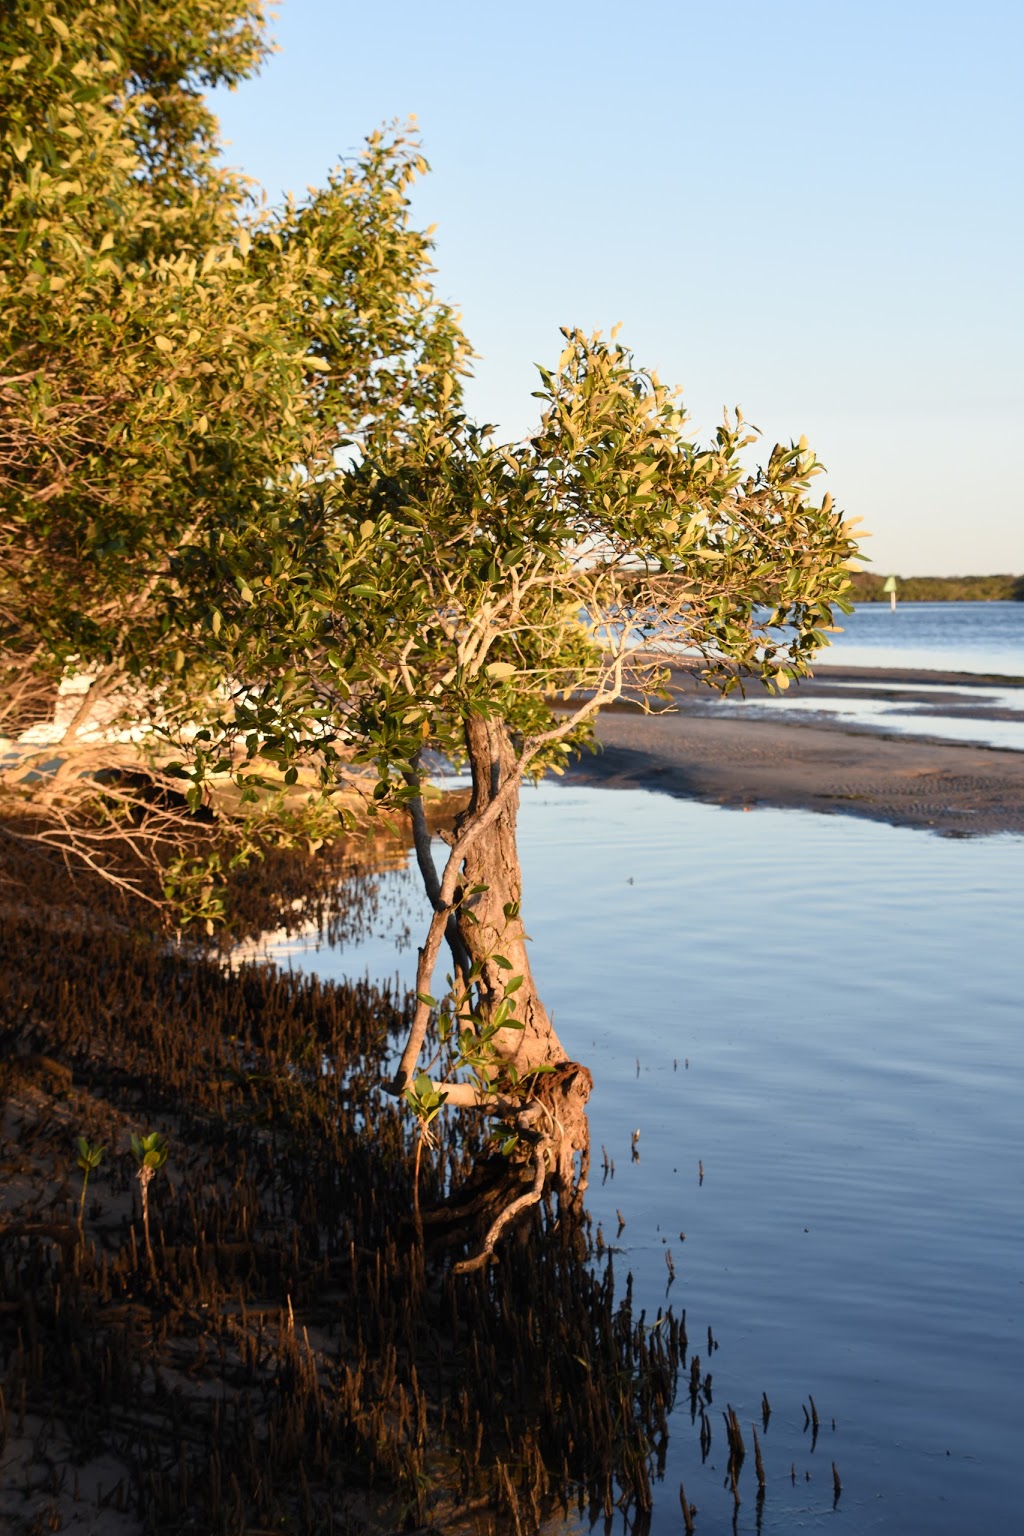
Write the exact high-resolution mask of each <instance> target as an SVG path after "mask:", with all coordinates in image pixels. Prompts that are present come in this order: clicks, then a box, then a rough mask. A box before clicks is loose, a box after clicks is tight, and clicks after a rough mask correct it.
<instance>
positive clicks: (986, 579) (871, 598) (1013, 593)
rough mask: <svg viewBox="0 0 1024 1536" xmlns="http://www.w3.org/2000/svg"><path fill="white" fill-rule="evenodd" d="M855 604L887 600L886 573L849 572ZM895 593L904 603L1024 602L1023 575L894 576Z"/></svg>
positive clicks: (851, 594) (885, 601)
mask: <svg viewBox="0 0 1024 1536" xmlns="http://www.w3.org/2000/svg"><path fill="white" fill-rule="evenodd" d="M851 575H852V577H853V591H852V593H850V594H848V595H849V596H851V597H852V598H853V600H854V602H855V603H887V602H888V601H889V594H888V592H884V591H883V590H882V589H883V587H884V586H885V582H886V579H887V576H884V575H879V574H878V573H877V572H875V571H852V572H851ZM896 582H897V586H896V596H897V598H898V599H899V601H900V602H904V603H954V602H960V603H965V602H966V603H1000V602H1001V603H1006V602H1016V603H1024V576H907V577H903V576H897V577H896Z"/></svg>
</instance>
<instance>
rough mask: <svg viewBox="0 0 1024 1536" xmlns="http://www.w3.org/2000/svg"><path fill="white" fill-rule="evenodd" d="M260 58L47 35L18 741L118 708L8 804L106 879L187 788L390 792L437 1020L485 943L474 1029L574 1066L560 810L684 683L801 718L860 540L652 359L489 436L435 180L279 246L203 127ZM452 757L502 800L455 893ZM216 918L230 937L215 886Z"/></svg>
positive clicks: (68, 20)
mask: <svg viewBox="0 0 1024 1536" xmlns="http://www.w3.org/2000/svg"><path fill="white" fill-rule="evenodd" d="M261 28H262V16H261V11H260V7H259V5H258V4H256V3H254V0H160V3H157V4H143V3H142V0H101V3H100V4H98V5H94V6H88V7H87V6H86V5H84V4H83V3H81V0H77V3H76V0H63V3H62V4H60V5H57V6H54V7H51V8H49V9H47V8H44V6H43V5H42V4H40V3H39V0H17V3H16V4H15V5H14V6H13V7H12V9H11V16H10V24H9V26H8V27H7V29H6V30H5V33H4V36H3V40H2V45H0V46H2V47H3V50H4V55H3V57H4V71H3V84H2V87H0V89H2V91H3V97H2V102H0V106H2V110H3V111H4V113H5V116H6V118H7V120H8V122H9V124H10V130H11V131H10V133H9V137H8V140H7V148H6V150H5V152H4V159H3V161H2V164H0V197H2V205H3V226H4V229H5V231H6V232H7V233H6V235H5V238H4V242H3V248H2V253H0V390H2V395H3V408H4V437H3V446H2V448H0V492H2V494H3V502H4V514H3V522H2V525H0V549H2V553H3V556H4V573H3V576H2V578H0V649H2V655H3V665H4V670H5V678H4V688H3V693H4V696H5V698H6V700H7V705H8V709H9V715H10V721H11V729H12V733H13V730H14V728H15V727H16V726H17V727H21V726H23V725H24V723H25V721H26V720H29V721H31V720H32V719H33V718H36V719H38V717H39V712H40V708H41V705H40V700H41V701H42V705H43V706H44V708H43V713H44V714H45V713H48V712H49V708H50V706H51V704H52V695H53V691H54V690H55V688H56V686H57V684H58V683H59V682H61V680H63V682H64V684H65V686H66V684H67V680H68V678H69V676H70V675H76V676H77V678H78V683H79V687H80V691H79V694H78V695H77V701H76V703H75V704H74V706H73V707H72V709H71V712H70V714H68V713H67V712H66V713H65V717H64V719H63V721H62V723H61V725H60V727H59V730H58V732H57V735H56V737H55V736H54V734H53V732H51V733H50V735H49V736H48V737H46V739H45V740H44V741H43V742H42V743H41V744H40V746H39V750H38V752H37V753H36V756H35V758H34V759H32V758H26V757H25V756H24V755H23V754H22V755H19V756H18V757H17V758H16V760H15V761H14V763H13V766H9V768H8V770H7V782H8V788H9V790H10V791H11V793H13V794H14V795H15V796H16V797H17V796H20V797H21V800H22V801H23V802H27V803H29V804H31V806H32V808H33V810H34V812H35V813H36V814H37V815H40V814H42V815H43V816H44V817H45V816H46V815H49V816H50V817H51V818H52V821H53V824H54V830H53V833H52V836H53V838H54V839H55V840H56V841H57V843H58V844H59V845H61V846H67V847H71V848H73V849H75V850H76V851H77V852H78V853H79V854H80V855H81V856H82V857H84V858H85V859H86V861H87V862H89V863H91V864H92V865H93V866H94V867H100V866H102V865H103V863H104V861H105V859H106V858H107V856H108V848H109V842H108V841H106V840H107V839H109V836H110V835H111V834H117V833H120V834H121V836H122V838H127V839H128V840H129V841H131V842H132V843H133V846H135V847H138V846H139V844H140V842H144V840H145V836H146V829H147V828H150V827H152V825H153V818H154V815H155V814H156V813H155V812H154V796H153V788H154V786H156V787H157V788H158V789H159V790H160V794H161V796H162V798H161V799H160V800H159V806H160V814H162V815H166V807H167V804H168V800H167V791H168V790H170V789H173V788H175V787H177V788H178V789H180V790H182V791H184V799H183V804H184V806H185V807H186V808H187V811H188V812H189V813H195V812H200V811H204V810H205V811H207V812H209V810H210V808H211V805H212V806H213V807H214V808H215V809H216V811H217V812H218V814H219V815H221V817H222V818H223V817H224V816H226V815H227V813H228V811H229V809H230V811H231V812H232V814H234V813H237V812H238V811H241V812H242V813H243V814H245V815H247V814H249V809H250V808H251V807H253V806H256V805H259V804H261V803H263V802H264V799H265V796H266V794H267V792H268V787H269V788H273V787H276V788H278V789H283V790H285V791H287V790H288V789H289V788H290V787H293V786H296V785H297V784H298V785H299V787H300V788H301V789H303V790H304V792H305V793H306V796H307V803H306V805H305V809H304V816H305V818H306V821H307V822H308V821H309V819H310V818H311V817H315V816H316V815H319V816H320V822H319V823H318V825H322V824H323V813H324V811H325V808H326V809H327V811H328V812H329V811H330V808H331V807H336V806H337V804H338V803H339V802H338V799H337V792H338V791H339V789H343V790H344V791H345V793H346V794H348V795H351V793H352V788H353V785H354V786H355V787H356V791H357V792H358V793H361V794H362V795H363V796H364V798H365V800H366V803H367V805H368V807H369V808H370V809H374V808H377V807H382V806H384V807H386V806H398V807H407V808H408V809H409V810H410V811H411V813H412V816H413V820H414V822H416V823H417V826H418V834H417V847H418V849H419V851H420V852H421V854H422V855H423V856H422V857H421V866H422V867H423V870H424V876H425V879H426V881H427V886H428V890H429V891H430V894H431V898H432V900H433V902H434V905H435V919H434V922H433V924H432V927H431V931H430V934H429V935H428V938H427V941H426V943H425V944H424V946H423V950H422V953H421V976H420V991H421V993H422V994H423V995H424V997H425V998H426V997H427V996H429V985H430V980H431V974H432V969H433V963H434V960H435V959H436V955H437V946H438V945H439V943H440V942H441V936H442V934H443V933H447V936H448V938H449V941H450V942H451V943H452V944H453V948H454V953H455V958H456V962H457V964H458V965H459V966H460V967H461V968H462V970H463V972H464V974H466V975H467V976H468V980H469V982H470V983H471V984H472V988H471V990H472V993H473V1000H472V1006H473V1007H474V1009H476V1010H477V1012H476V1013H475V1014H474V1017H480V1018H483V1019H485V1020H486V1019H488V1018H490V1019H491V1020H492V1021H493V1019H494V1017H495V1016H496V1015H497V1016H499V1017H500V1018H501V1019H502V1020H503V1021H506V1022H508V1026H509V1027H508V1031H507V1032H506V1033H507V1038H502V1039H500V1040H499V1041H498V1042H497V1045H498V1047H499V1048H500V1050H501V1052H502V1053H504V1054H507V1055H513V1054H518V1055H520V1056H521V1055H522V1053H523V1052H524V1051H525V1053H526V1056H525V1057H524V1058H523V1059H528V1058H529V1057H530V1055H531V1053H533V1056H534V1058H535V1059H543V1060H544V1061H551V1060H553V1059H556V1058H558V1057H560V1055H561V1047H560V1045H559V1043H558V1041H557V1038H556V1037H555V1035H554V1031H553V1030H552V1029H551V1026H550V1021H549V1020H548V1019H547V1016H546V1014H544V1012H543V1008H542V1006H541V1004H540V1002H539V999H537V998H536V995H535V993H534V992H533V989H532V985H531V982H530V978H529V966H528V961H527V959H526V953H525V949H524V947H523V935H522V929H521V923H520V922H519V917H518V913H519V895H520V892H519V873H518V855H517V851H516V844H515V831H516V827H515V821H516V806H517V799H518V788H519V784H520V781H521V779H522V777H523V775H524V774H525V773H539V772H542V771H544V770H545V769H546V768H550V767H558V766H559V765H560V763H561V762H562V761H563V760H564V758H565V755H566V754H567V753H568V752H571V751H572V750H574V749H575V748H578V747H579V746H580V745H582V744H583V743H584V742H585V741H586V738H587V735H588V733H589V730H590V727H591V724H592V721H593V717H594V715H595V714H596V712H597V710H598V709H599V707H600V706H601V705H602V704H603V703H606V702H609V701H611V700H614V699H616V698H620V697H622V696H623V695H626V694H628V695H630V696H632V697H635V698H637V699H639V700H641V701H646V700H648V699H649V698H650V697H652V695H654V694H655V693H657V692H658V691H659V690H660V689H661V688H662V687H663V684H664V681H665V675H666V672H665V661H666V659H667V658H670V657H671V656H673V655H675V654H678V651H679V649H680V648H681V647H682V648H686V649H687V650H690V651H696V652H698V653H699V654H700V655H701V656H702V657H703V660H704V663H705V667H706V672H707V675H708V677H709V679H711V680H713V681H716V682H717V683H718V684H719V685H720V686H721V687H723V688H725V689H728V688H731V687H733V686H735V684H736V682H737V680H738V677H739V676H740V675H742V674H747V675H753V676H755V677H758V678H760V679H761V680H763V681H764V682H765V683H766V684H767V685H768V686H770V687H784V686H786V685H787V684H788V682H789V679H790V678H791V677H792V676H794V675H799V674H800V673H801V672H803V671H805V670H806V669H807V666H808V664H809V661H810V658H811V657H812V656H813V654H814V653H815V651H816V649H817V648H818V647H819V646H820V645H821V644H822V643H823V640H824V637H825V631H826V630H827V628H828V626H829V624H830V623H831V619H832V612H833V607H834V606H835V605H837V604H838V605H839V606H843V605H844V603H845V601H846V597H845V594H846V593H847V590H848V588H849V576H848V572H847V567H848V562H849V560H850V558H851V556H853V555H854V554H855V552H856V545H855V542H854V538H853V534H852V530H851V527H850V525H849V524H847V523H845V522H844V521H843V519H842V517H841V516H840V514H839V513H838V511H837V510H836V509H835V507H834V506H833V504H832V500H831V497H829V496H825V497H824V498H823V499H822V500H820V501H816V500H814V499H813V498H812V496H811V494H810V492H811V482H812V480H813V477H814V476H815V475H817V474H818V473H819V471H820V468H821V466H820V465H819V464H818V462H817V460H816V459H815V456H814V454H813V452H812V451H811V450H810V448H809V447H808V445H807V443H806V441H805V440H804V439H802V438H801V439H800V440H799V441H798V442H792V443H790V444H788V445H776V446H775V447H774V448H772V449H771V450H770V452H768V453H767V454H765V455H763V456H761V463H760V465H758V464H756V462H751V454H752V451H753V450H754V447H755V436H754V435H753V434H752V433H750V432H749V431H748V430H747V429H746V427H745V425H744V422H743V418H742V416H741V415H740V414H739V412H737V413H736V414H735V416H734V417H728V418H727V419H726V420H725V421H724V422H723V423H722V425H721V427H719V429H718V431H717V432H716V433H715V435H714V437H713V439H712V440H711V442H710V443H707V444H704V445H701V444H699V443H697V442H695V441H694V440H693V438H692V437H691V435H690V433H689V431H688V423H687V418H686V415H685V412H684V411H683V409H682V406H681V404H680V401H679V399H678V397H677V394H676V392H675V391H673V390H670V389H668V388H666V387H665V386H664V385H663V384H662V383H661V382H660V380H659V379H658V378H657V376H656V375H655V374H654V373H653V372H651V371H649V370H647V369H644V368H642V367H641V366H639V365H638V364H637V363H636V362H635V360H634V359H633V357H632V355H631V354H630V352H629V351H628V350H627V349H626V348H625V347H623V346H622V345H620V344H619V343H618V341H617V340H615V339H614V337H613V338H612V339H611V340H606V339H604V338H602V337H601V336H600V335H587V334H586V333H584V332H582V331H579V330H566V331H565V332H564V333H563V343H564V344H563V347H562V350H561V354H560V356H559V358H558V360H557V362H556V363H555V365H554V366H553V367H552V368H550V369H542V370H541V374H540V388H539V390H538V392H537V398H538V400H539V403H540V412H539V423H538V426H537V429H536V431H535V432H534V433H533V434H532V435H531V436H530V437H528V438H527V439H526V440H524V441H522V442H519V443H515V444H501V443H498V442H496V441H495V440H494V438H493V437H492V436H491V435H490V434H489V432H488V431H487V430H486V429H481V428H478V427H477V426H475V425H474V424H473V423H472V422H470V421H469V420H468V419H467V418H466V416H465V414H464V413H463V411H462V406H461V396H460V377H461V375H462V373H463V372H464V370H465V367H466V359H467V356H468V349H467V345H466V342H465V340H464V338H463V337H462V334H461V332H460V330H459V328H458V325H457V322H456V320H455V317H454V316H453V315H452V314H451V313H450V311H449V310H448V309H447V308H445V306H443V305H440V304H438V303H437V302H436V301H435V299H434V297H433V294H432V290H431V287H430V281H429V273H430V267H429V244H428V241H427V240H426V238H425V237H424V236H423V235H421V234H420V233H418V232H417V231H415V230H413V229H412V228H411V227H410V224H409V218H408V206H407V195H406V194H407V188H408V184H409V181H410V180H411V178H412V177H413V176H414V175H415V174H416V173H417V172H418V171H420V170H421V169H422V161H421V159H420V156H419V152H418V149H417V148H416V146H415V145H414V144H410V143H409V142H407V141H405V140H403V139H402V138H400V137H392V138H388V137H382V136H381V135H375V136H374V137H373V138H371V140H370V141H369V144H368V148H367V151H366V153H365V155H364V156H363V158H362V160H361V161H360V162H359V163H358V164H357V165H352V166H346V167H342V168H341V169H339V170H338V171H336V172H335V173H333V174H332V175H331V176H330V177H329V178H328V182H327V185H326V187H325V188H324V189H323V190H322V191H318V192H311V193H310V195H309V197H308V198H307V200H306V201H305V202H303V203H302V204H299V205H291V204H289V205H286V206H285V207H284V208H283V209H280V210H267V209H266V208H263V207H262V206H257V205H255V204H254V203H252V201H251V200H250V198H249V196H248V191H247V189H246V187H245V186H244V184H243V183H242V182H241V181H240V179H239V178H238V177H236V176H234V175H232V174H231V173H230V172H228V171H225V170H224V169H223V168H222V167H221V165H220V163H219V161H218V159H217V139H216V124H215V122H214V120H213V119H212V118H211V116H210V114H209V112H208V109H207V107H206V105H205V103H204V99H203V94H202V93H203V89H204V88H205V87H206V86H208V85H210V84H212V83H215V82H217V81H228V82H233V81H235V80H237V79H240V78H242V77H244V76H245V75H247V74H249V73H251V72H252V71H253V70H254V69H255V68H256V67H257V65H258V63H259V60H260V57H261V51H262V48H263V42H262V30H261ZM33 711H35V712H36V713H35V716H33ZM61 731H62V732H63V736H62V737H61V735H60V732H61ZM45 735H46V733H45V732H44V736H45ZM55 746H59V748H60V751H59V753H57V757H58V766H57V767H56V768H54V766H53V763H52V761H51V760H52V758H53V757H54V750H53V749H54V747H55ZM426 749H431V750H433V751H434V752H437V753H441V754H443V755H444V756H445V757H447V758H449V759H455V760H459V759H466V760H468V762H469V764H470V767H471V770H472V774H473V785H474V788H473V798H472V801H471V804H470V807H469V809H468V811H467V813H466V815H465V816H464V817H463V818H462V820H461V821H460V823H459V826H458V829H457V835H456V837H455V840H454V844H453V847H452V852H451V857H450V858H449V861H448V865H447V868H446V869H445V871H444V873H443V875H440V876H439V875H437V874H436V872H434V871H433V870H432V866H431V864H430V859H429V853H424V851H423V841H424V840H423V838H422V836H421V835H420V833H421V832H422V823H423V804H422V799H423V794H424V784H423V778H422V759H423V753H424V751H425V750H426ZM140 761H144V762H145V763H146V764H147V772H146V774H145V775H143V776H142V777H141V780H140V777H139V775H138V774H137V773H136V772H134V770H135V769H137V768H138V766H139V764H140ZM44 764H45V765H46V766H45V771H43V772H42V773H40V772H39V769H40V768H41V767H42V766H43V765H44ZM129 770H132V771H131V772H129ZM268 770H269V777H268ZM300 776H301V777H300ZM226 780H233V781H234V786H235V788H234V793H233V796H232V797H228V796H226V795H225V793H224V786H225V781H226ZM98 786H99V788H100V791H101V792H100V793H99V794H97V792H96V791H97V787H98ZM86 803H87V804H88V810H87V811H86V812H83V806H84V805H85V804H86ZM345 803H347V802H345ZM293 809H294V807H293ZM83 814H86V815H87V816H91V817H92V818H93V820H92V821H91V822H88V823H87V833H88V836H87V837H86V840H85V841H84V842H83V835H84V834H83V831H82V821H81V816H82V815H83ZM76 818H77V819H76ZM96 818H98V820H97V819H96ZM293 824H294V823H293ZM160 825H161V826H162V827H163V837H164V844H165V845H166V843H167V841H168V837H169V836H173V830H172V832H171V833H170V834H169V833H168V831H167V828H166V826H164V824H163V823H160ZM90 838H91V841H90V840H89V839H90ZM146 846H147V847H148V848H149V851H150V852H151V853H154V854H156V853H157V852H158V850H157V846H156V842H155V841H151V842H150V843H149V844H148V845H146ZM179 873H180V871H179ZM201 873H202V872H201ZM207 873H208V872H207ZM177 889H178V893H179V894H180V893H181V889H182V886H181V881H180V879H179V880H178V885H177ZM466 892H469V893H470V894H469V896H467V895H466ZM460 893H461V894H460ZM190 910H191V911H192V912H193V913H194V914H195V915H202V916H206V917H207V918H209V916H210V915H211V912H212V911H213V907H212V906H211V898H210V887H209V880H208V879H207V878H206V877H205V876H204V878H203V879H202V880H201V881H200V883H199V885H198V886H193V887H192V888H191V891H190ZM510 968H511V969H512V970H513V971H514V972H515V975H516V978H517V985H518V987H519V993H518V996H517V998H516V1001H515V1002H514V1003H513V1002H512V1001H511V990H510V987H506V980H505V978H504V976H503V974H502V973H503V972H507V971H508V970H509V969H510ZM428 1008H429V1004H428V1003H426V1002H423V1003H422V1004H421V1007H420V1010H419V1012H418V1016H417V1021H416V1025H415V1028H414V1031H413V1036H412V1037H411V1039H410V1043H409V1046H408V1047H407V1051H406V1054H405V1057H404V1059H403V1066H402V1072H401V1074H400V1080H404V1079H405V1078H407V1077H408V1073H409V1070H411V1067H412V1065H413V1064H414V1063H415V1060H416V1058H417V1055H418V1050H419V1045H420V1044H422V1038H423V1031H424V1029H425V1027H426V1012H427V1010H428ZM513 1013H515V1014H516V1018H515V1019H514V1020H512V1019H511V1015H512V1014H513ZM513 1026H514V1027H513ZM515 1030H518V1031H519V1032H520V1033H519V1034H518V1035H515V1034H514V1031H515Z"/></svg>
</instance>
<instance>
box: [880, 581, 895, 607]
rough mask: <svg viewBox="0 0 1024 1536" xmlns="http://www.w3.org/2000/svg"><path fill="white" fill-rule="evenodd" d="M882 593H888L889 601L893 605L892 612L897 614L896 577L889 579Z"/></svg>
mask: <svg viewBox="0 0 1024 1536" xmlns="http://www.w3.org/2000/svg"><path fill="white" fill-rule="evenodd" d="M882 591H883V592H888V594H889V600H890V602H891V604H892V611H893V613H895V612H896V577H895V576H890V577H889V579H888V580H887V581H886V583H885V586H884V587H883V588H882Z"/></svg>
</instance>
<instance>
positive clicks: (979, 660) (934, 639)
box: [821, 602, 1024, 677]
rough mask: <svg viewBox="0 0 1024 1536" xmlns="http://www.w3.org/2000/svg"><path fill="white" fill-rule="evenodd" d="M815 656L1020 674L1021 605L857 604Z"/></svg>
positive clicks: (837, 661)
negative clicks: (826, 644)
mask: <svg viewBox="0 0 1024 1536" xmlns="http://www.w3.org/2000/svg"><path fill="white" fill-rule="evenodd" d="M836 623H837V625H838V626H839V627H840V630H841V632H840V633H838V634H834V635H832V636H831V641H832V644H831V645H830V647H829V649H828V650H827V651H825V652H823V654H822V657H821V660H822V661H823V662H828V663H829V664H830V665H835V666H866V667H907V668H914V669H917V668H921V667H924V668H933V669H935V670H937V671H940V672H974V673H978V674H981V675H995V676H999V677H1021V676H1024V603H900V602H897V604H896V608H895V611H893V610H892V609H891V608H890V606H889V604H888V603H859V604H858V605H857V607H856V608H855V609H854V611H853V613H850V614H837V615H836Z"/></svg>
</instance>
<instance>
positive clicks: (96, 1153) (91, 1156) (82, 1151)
mask: <svg viewBox="0 0 1024 1536" xmlns="http://www.w3.org/2000/svg"><path fill="white" fill-rule="evenodd" d="M75 1145H76V1146H77V1148H78V1156H77V1157H76V1158H75V1162H76V1163H77V1165H78V1167H79V1168H81V1170H82V1194H81V1198H80V1200H79V1202H78V1230H79V1231H80V1232H82V1233H84V1232H85V1195H86V1191H87V1190H88V1188H89V1175H90V1173H92V1172H93V1171H94V1170H95V1169H97V1168H98V1167H99V1165H100V1163H101V1162H102V1161H103V1154H104V1152H105V1151H106V1148H105V1147H104V1146H101V1145H100V1144H99V1143H97V1144H96V1145H95V1146H93V1144H92V1142H91V1141H89V1139H88V1138H87V1137H85V1136H79V1137H78V1140H77V1141H76V1143H75Z"/></svg>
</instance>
